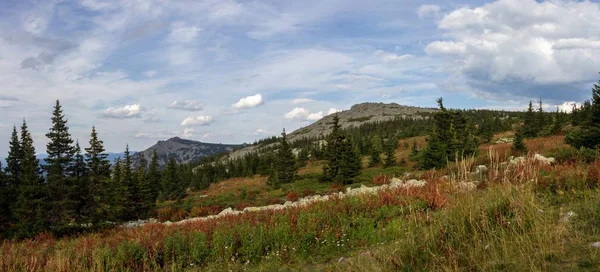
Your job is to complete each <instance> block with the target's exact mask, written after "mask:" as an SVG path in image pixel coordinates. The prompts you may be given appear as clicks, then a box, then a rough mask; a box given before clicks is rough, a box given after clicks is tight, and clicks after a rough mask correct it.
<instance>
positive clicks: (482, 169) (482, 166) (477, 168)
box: [475, 165, 488, 174]
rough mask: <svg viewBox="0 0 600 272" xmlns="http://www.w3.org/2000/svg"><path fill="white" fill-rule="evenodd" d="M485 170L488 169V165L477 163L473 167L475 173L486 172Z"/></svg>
mask: <svg viewBox="0 0 600 272" xmlns="http://www.w3.org/2000/svg"><path fill="white" fill-rule="evenodd" d="M487 171H488V167H487V166H485V165H478V166H477V167H476V168H475V173H477V174H483V173H487Z"/></svg>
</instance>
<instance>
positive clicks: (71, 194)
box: [43, 100, 78, 227]
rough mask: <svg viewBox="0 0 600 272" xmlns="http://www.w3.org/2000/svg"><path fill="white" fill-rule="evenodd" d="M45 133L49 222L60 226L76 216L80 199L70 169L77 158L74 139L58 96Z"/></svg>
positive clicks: (72, 220)
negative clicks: (50, 121)
mask: <svg viewBox="0 0 600 272" xmlns="http://www.w3.org/2000/svg"><path fill="white" fill-rule="evenodd" d="M46 137H48V144H47V145H46V153H47V154H48V157H47V158H46V159H45V161H46V164H47V165H45V166H43V168H44V170H46V172H47V183H48V193H49V195H48V196H49V198H48V201H49V203H48V204H49V205H50V207H51V208H50V210H49V211H48V212H47V215H48V220H49V221H50V224H52V225H54V226H57V227H61V226H62V225H68V224H70V223H72V222H74V220H75V219H76V212H75V210H76V206H77V203H78V201H77V197H76V190H75V189H76V188H75V184H74V179H72V178H71V176H72V173H70V169H71V168H72V164H73V160H74V158H73V155H74V148H73V140H72V139H71V134H69V128H68V127H67V120H66V119H65V116H64V115H63V111H62V109H61V105H60V102H59V101H58V100H57V101H56V105H55V106H54V110H53V112H52V127H51V128H50V131H49V132H48V133H47V134H46Z"/></svg>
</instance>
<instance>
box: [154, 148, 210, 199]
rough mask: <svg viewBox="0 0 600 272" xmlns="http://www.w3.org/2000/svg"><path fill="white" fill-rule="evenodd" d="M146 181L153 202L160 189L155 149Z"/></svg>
mask: <svg viewBox="0 0 600 272" xmlns="http://www.w3.org/2000/svg"><path fill="white" fill-rule="evenodd" d="M211 168H212V165H211ZM147 181H148V184H149V185H150V188H151V190H150V197H151V199H152V201H153V202H155V201H156V200H157V199H158V193H159V191H160V190H161V173H160V166H159V165H158V154H156V150H154V153H153V154H152V159H151V160H150V167H149V168H148V177H147Z"/></svg>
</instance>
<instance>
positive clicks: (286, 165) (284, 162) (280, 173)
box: [275, 129, 297, 184]
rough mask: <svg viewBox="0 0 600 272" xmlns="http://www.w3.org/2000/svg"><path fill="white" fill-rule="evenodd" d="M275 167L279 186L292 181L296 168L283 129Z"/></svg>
mask: <svg viewBox="0 0 600 272" xmlns="http://www.w3.org/2000/svg"><path fill="white" fill-rule="evenodd" d="M275 167H277V169H276V172H277V178H278V181H279V184H287V183H291V182H292V181H294V177H295V176H296V172H297V168H296V164H295V158H294V154H293V153H292V149H291V148H290V146H289V144H288V142H287V136H286V134H285V129H284V130H283V132H282V133H281V142H280V145H279V150H278V152H277V160H276V164H275Z"/></svg>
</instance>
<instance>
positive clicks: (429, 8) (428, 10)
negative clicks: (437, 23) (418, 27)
mask: <svg viewBox="0 0 600 272" xmlns="http://www.w3.org/2000/svg"><path fill="white" fill-rule="evenodd" d="M441 10H442V9H441V8H440V6H438V5H421V6H419V8H418V9H417V15H419V18H425V17H428V16H435V17H437V16H438V15H439V14H440V11H441Z"/></svg>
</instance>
